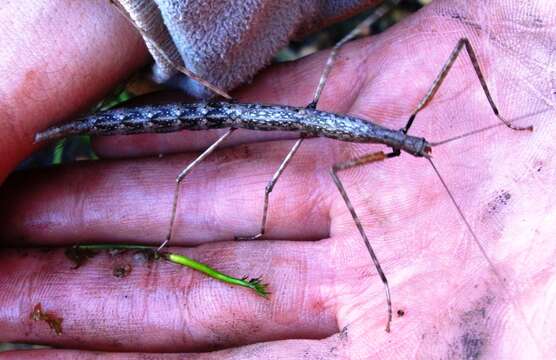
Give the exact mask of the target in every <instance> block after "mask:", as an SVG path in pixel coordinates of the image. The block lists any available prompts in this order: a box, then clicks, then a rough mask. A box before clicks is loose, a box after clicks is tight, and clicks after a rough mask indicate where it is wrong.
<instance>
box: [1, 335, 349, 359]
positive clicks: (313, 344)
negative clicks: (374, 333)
mask: <svg viewBox="0 0 556 360" xmlns="http://www.w3.org/2000/svg"><path fill="white" fill-rule="evenodd" d="M346 342H347V338H346V337H345V336H343V335H333V336H331V337H329V338H326V339H323V340H281V341H271V342H267V343H264V344H253V345H246V346H241V347H238V348H232V349H225V350H220V351H214V352H210V353H182V354H168V353H158V354H149V355H151V356H152V357H154V358H156V359H169V360H171V359H176V360H179V359H184V358H187V359H189V360H208V359H220V360H228V359H229V360H232V359H241V360H249V359H253V360H258V359H261V358H262V359H303V358H305V359H326V358H327V357H330V356H332V357H337V358H347V357H348V354H347V353H346V352H345V351H344V348H345V343H346ZM4 356H6V358H7V359H12V358H13V359H18V360H25V359H37V358H48V359H51V358H54V357H55V358H56V359H59V360H63V359H82V360H87V359H98V358H99V357H102V359H112V360H117V359H125V360H133V359H137V360H143V359H145V354H144V353H106V352H105V353H102V352H99V351H95V352H92V351H79V350H59V349H56V350H33V351H17V352H15V351H14V352H8V353H4Z"/></svg>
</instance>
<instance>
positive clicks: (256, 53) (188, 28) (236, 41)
mask: <svg viewBox="0 0 556 360" xmlns="http://www.w3.org/2000/svg"><path fill="white" fill-rule="evenodd" d="M119 2H120V4H121V5H122V6H123V7H124V8H125V9H126V11H127V12H128V13H129V14H130V16H131V18H132V20H133V21H134V22H135V24H136V26H137V27H138V28H140V29H141V30H142V31H143V35H144V36H143V37H144V39H145V42H146V44H147V47H148V48H149V51H150V52H151V54H152V55H153V57H154V59H155V63H156V64H155V66H154V68H153V74H154V79H155V81H158V82H164V81H170V82H171V83H174V84H175V85H177V86H179V87H180V88H182V89H184V90H185V91H187V92H188V93H190V94H191V95H193V96H196V97H207V96H210V95H211V93H210V92H209V91H207V90H206V89H205V88H204V87H203V86H201V85H199V84H198V83H197V82H195V81H192V80H190V79H187V78H186V77H185V76H182V75H180V74H177V71H176V70H175V69H174V67H173V66H172V65H171V64H170V63H169V62H168V61H167V58H166V57H165V56H163V55H162V54H160V51H159V50H162V51H164V53H165V54H166V56H167V57H168V58H170V59H171V60H172V62H174V63H177V64H180V65H184V66H185V67H186V68H187V69H189V70H190V71H192V72H193V73H195V74H196V75H198V76H200V77H201V78H203V79H205V80H207V81H208V82H210V83H211V84H213V85H216V86H217V87H219V88H220V89H222V90H225V91H229V90H231V89H233V88H234V87H236V86H238V85H240V84H242V83H244V82H246V81H249V80H250V79H251V78H252V77H253V76H254V75H255V73H256V72H257V71H259V70H260V69H261V68H262V67H264V66H265V65H267V64H268V63H269V62H270V60H271V59H272V57H273V56H274V55H275V54H276V52H277V51H278V50H279V49H280V48H282V47H283V46H285V45H286V44H287V43H288V41H289V40H290V39H293V38H297V37H300V36H302V35H304V34H306V33H307V32H310V31H314V30H316V29H318V28H321V27H323V26H325V25H328V24H330V23H332V22H334V21H337V20H340V19H342V18H345V17H348V16H351V15H353V14H355V13H357V12H358V11H361V10H363V9H364V8H367V7H369V6H370V5H372V4H374V3H377V0H120V1H119ZM153 41H154V42H155V43H156V45H153V43H152V42H153Z"/></svg>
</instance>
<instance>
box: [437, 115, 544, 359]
mask: <svg viewBox="0 0 556 360" xmlns="http://www.w3.org/2000/svg"><path fill="white" fill-rule="evenodd" d="M500 125H504V124H500ZM500 125H498V124H497V125H496V126H500ZM490 128H492V126H491V127H488V128H485V129H490ZM426 159H427V160H428V161H429V163H430V164H431V166H432V168H433V170H434V172H435V174H436V176H437V177H438V179H439V180H440V182H441V183H442V187H443V188H444V190H445V191H446V193H447V194H448V197H449V198H450V201H451V202H452V204H453V205H454V207H455V208H456V211H457V213H458V215H459V217H460V219H461V220H462V221H463V223H464V224H465V227H466V228H467V231H468V232H469V234H471V237H472V238H473V242H474V243H475V245H476V246H477V247H478V248H479V251H480V252H481V255H482V256H483V258H484V259H485V260H486V261H487V263H488V266H489V267H490V270H491V271H492V273H493V274H494V276H495V277H496V280H498V281H499V282H500V285H501V286H502V290H503V291H504V293H505V294H506V295H507V296H508V298H509V300H510V302H511V304H512V305H513V307H514V308H515V309H516V311H517V313H518V316H519V317H520V318H521V320H522V324H525V327H526V328H527V331H528V332H529V335H530V336H531V339H533V341H534V342H535V344H536V345H537V347H538V348H542V347H541V346H540V344H539V342H538V341H537V338H536V336H535V335H534V333H533V330H532V329H531V327H530V326H529V322H528V321H527V317H526V316H525V313H524V311H523V308H522V306H521V304H520V303H519V301H518V300H516V299H515V297H514V296H512V294H511V292H510V290H509V289H508V287H507V286H506V279H505V278H504V277H503V276H502V274H500V272H499V271H498V270H497V269H496V266H495V265H494V263H493V262H492V259H491V258H490V257H489V256H488V254H487V252H486V250H485V248H484V247H483V245H482V244H481V242H480V241H479V237H478V236H477V234H476V233H475V231H474V230H473V228H472V227H471V224H469V221H468V220H467V218H466V217H465V215H464V213H463V210H462V209H461V207H460V206H459V204H458V202H457V201H456V198H455V197H454V195H453V193H452V192H451V191H450V188H449V187H448V184H447V183H446V181H445V180H444V178H443V177H442V175H440V171H438V168H437V167H436V165H435V164H434V162H433V161H432V159H431V158H430V157H426Z"/></svg>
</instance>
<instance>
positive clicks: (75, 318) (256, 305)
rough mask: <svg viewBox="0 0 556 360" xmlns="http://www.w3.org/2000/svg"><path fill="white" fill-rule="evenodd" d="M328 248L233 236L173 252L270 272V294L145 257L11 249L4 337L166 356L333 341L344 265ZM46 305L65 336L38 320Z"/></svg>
mask: <svg viewBox="0 0 556 360" xmlns="http://www.w3.org/2000/svg"><path fill="white" fill-rule="evenodd" d="M320 245H321V244H319V243H301V242H272V243H270V242H250V243H238V242H234V243H230V242H227V243H216V244H210V245H208V246H201V247H198V248H194V249H178V248H172V249H171V250H172V251H175V252H180V253H184V254H186V255H187V256H190V257H192V258H194V259H197V260H199V261H202V262H204V263H207V264H208V265H210V266H212V267H214V268H216V269H218V270H220V271H223V272H226V273H229V274H231V275H233V276H236V277H241V276H245V275H247V274H249V275H251V276H252V277H255V276H259V275H262V277H263V280H264V281H265V282H268V283H269V290H270V292H271V293H272V294H271V296H270V298H269V299H264V298H262V297H260V296H258V295H256V294H254V293H251V292H250V290H248V289H245V288H240V287H237V286H231V285H228V284H224V283H221V282H218V281H215V280H214V279H210V278H207V277H206V276H204V275H201V274H199V273H197V272H194V271H192V270H190V269H187V268H182V267H180V266H177V265H175V264H171V263H167V262H163V261H162V260H160V261H157V260H149V259H148V258H147V257H145V256H144V255H143V254H141V253H134V252H126V253H118V254H108V253H106V252H102V253H99V254H97V255H96V256H94V257H92V258H89V260H88V262H87V263H85V264H84V265H82V266H81V267H80V268H78V269H73V268H72V266H73V264H72V263H71V262H70V261H69V260H68V259H67V258H65V257H64V254H63V251H62V250H5V251H3V252H2V254H0V259H1V261H0V290H1V291H0V294H2V296H1V297H0V341H7V342H24V343H33V344H48V345H51V346H57V347H66V348H68V347H69V348H79V349H98V350H105V351H114V350H117V351H148V352H153V351H161V352H163V351H203V350H207V349H215V348H224V347H230V346H238V345H242V344H250V343H256V342H261V341H270V340H278V339H296V338H324V337H326V336H329V335H331V334H333V333H335V332H336V331H337V328H336V320H335V313H334V310H335V304H334V301H333V299H332V298H330V296H331V292H330V291H325V289H327V288H329V287H331V286H333V284H334V281H335V278H336V274H337V272H338V270H337V269H334V268H333V267H332V266H330V267H328V266H327V262H326V261H324V260H325V258H327V256H328V253H329V249H327V247H323V246H320ZM120 268H125V269H126V270H125V272H122V271H119V270H118V269H120ZM23 289H24V290H23ZM22 290H23V291H22ZM39 303H40V304H41V307H42V309H43V313H47V314H49V316H50V317H51V318H58V319H62V322H61V330H60V332H61V334H59V335H57V334H56V333H55V332H54V331H53V330H52V329H50V328H49V326H48V324H46V323H45V322H44V321H32V320H31V319H30V314H31V312H33V311H34V309H35V308H36V306H37V304H39Z"/></svg>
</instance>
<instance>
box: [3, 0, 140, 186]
mask: <svg viewBox="0 0 556 360" xmlns="http://www.w3.org/2000/svg"><path fill="white" fill-rule="evenodd" d="M14 19H17V21H15V20H14ZM61 19H63V21H60V20H61ZM0 24H1V25H0V30H2V31H0V43H1V44H2V47H1V48H0V69H3V70H4V71H3V72H2V73H1V75H2V76H0V93H1V94H2V97H1V99H2V100H1V101H0V109H1V110H0V150H1V152H2V154H3V156H2V159H0V182H1V181H2V180H3V179H4V178H5V176H6V175H7V174H8V173H9V171H10V170H11V169H13V168H14V167H15V166H16V165H17V164H18V163H19V162H20V161H21V160H23V158H24V157H26V156H27V155H29V153H30V152H31V151H32V149H33V146H32V142H33V135H34V133H35V132H36V131H38V130H41V129H43V128H45V127H47V126H48V125H49V124H52V123H53V122H55V121H59V120H61V119H64V118H66V117H68V116H70V115H75V112H76V111H82V110H84V109H85V107H87V106H90V104H91V103H92V102H94V101H95V100H97V99H98V98H99V97H100V96H102V95H103V94H105V93H106V92H107V91H109V89H111V88H113V87H114V85H115V84H116V83H117V82H119V81H121V80H122V79H123V78H124V77H125V76H127V74H129V73H130V72H132V71H134V70H135V69H136V68H137V67H139V66H141V65H142V64H144V63H145V61H146V60H147V52H146V49H145V47H144V44H143V43H142V41H141V39H140V37H139V36H138V34H136V32H135V30H133V28H132V27H131V26H130V25H129V24H128V23H127V22H126V21H125V19H122V17H121V16H120V15H119V14H118V13H117V12H116V11H114V9H113V8H112V7H111V5H110V4H109V2H108V1H79V2H71V1H64V0H57V1H42V0H41V1H23V2H19V1H18V2H8V3H6V4H4V5H3V6H2V8H1V9H0ZM37 34H40V39H38V38H37ZM60 54H64V56H60ZM68 59H70V60H68ZM8 69H9V71H8ZM91 79H94V80H93V81H92V80H91Z"/></svg>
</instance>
